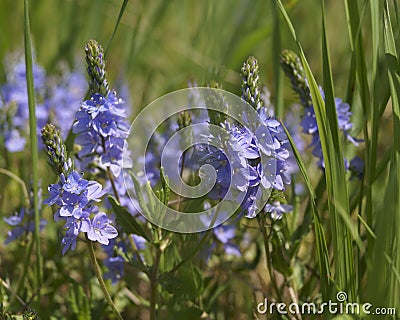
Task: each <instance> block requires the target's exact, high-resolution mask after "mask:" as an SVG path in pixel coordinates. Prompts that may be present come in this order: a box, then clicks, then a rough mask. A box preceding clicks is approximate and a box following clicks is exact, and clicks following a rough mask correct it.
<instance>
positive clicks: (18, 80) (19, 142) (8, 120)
mask: <svg viewBox="0 0 400 320" xmlns="http://www.w3.org/2000/svg"><path fill="white" fill-rule="evenodd" d="M6 65H8V66H9V70H7V72H6V80H7V82H6V84H5V85H3V86H2V87H1V97H2V99H3V101H2V106H1V104H0V131H1V133H2V134H3V135H4V140H5V142H4V144H5V147H6V148H7V150H8V151H9V152H19V151H22V150H23V149H24V147H25V143H26V138H25V137H26V132H25V130H26V128H27V123H28V117H29V112H28V90H27V86H26V72H25V62H24V60H23V59H18V60H17V62H14V61H12V59H11V61H9V62H8V63H7V64H6ZM33 77H34V84H35V88H34V89H35V94H36V96H37V105H36V117H37V121H38V123H39V124H40V122H42V121H43V120H45V118H46V117H47V109H46V105H45V103H44V101H43V97H44V94H45V91H46V73H45V71H44V69H42V68H41V67H40V66H38V65H36V64H34V66H33Z"/></svg>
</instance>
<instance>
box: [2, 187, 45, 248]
mask: <svg viewBox="0 0 400 320" xmlns="http://www.w3.org/2000/svg"><path fill="white" fill-rule="evenodd" d="M29 196H30V203H33V192H32V191H31V192H30V195H29ZM41 203H42V189H41V188H40V189H39V206H41ZM3 220H4V222H5V223H7V224H8V225H9V226H10V227H12V230H10V231H8V232H7V238H6V240H5V244H8V243H10V242H12V241H15V240H17V239H20V238H21V237H23V236H24V235H27V234H29V233H33V232H34V230H35V222H34V210H33V208H24V207H22V208H21V209H20V210H19V212H18V213H17V214H15V215H12V216H10V217H5V218H3ZM46 224H47V222H46V220H45V219H40V231H42V230H43V228H44V227H45V226H46Z"/></svg>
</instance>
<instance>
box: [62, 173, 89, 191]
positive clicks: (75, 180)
mask: <svg viewBox="0 0 400 320" xmlns="http://www.w3.org/2000/svg"><path fill="white" fill-rule="evenodd" d="M88 184H89V181H87V180H85V179H83V178H82V176H81V175H80V174H79V173H78V172H76V171H73V172H71V174H70V175H69V176H68V178H67V181H66V182H65V183H64V185H63V189H64V190H65V191H68V192H70V193H75V194H80V193H81V192H82V191H84V190H85V189H86V188H87V186H88Z"/></svg>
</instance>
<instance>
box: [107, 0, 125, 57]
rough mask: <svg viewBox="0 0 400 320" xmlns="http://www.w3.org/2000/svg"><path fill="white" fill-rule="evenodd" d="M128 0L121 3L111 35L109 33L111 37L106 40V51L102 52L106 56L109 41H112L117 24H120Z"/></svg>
mask: <svg viewBox="0 0 400 320" xmlns="http://www.w3.org/2000/svg"><path fill="white" fill-rule="evenodd" d="M128 2H129V0H124V2H123V3H122V6H121V9H120V10H119V15H118V19H117V22H116V24H115V27H114V30H113V33H112V35H111V38H110V40H109V41H108V44H107V49H106V51H105V52H104V55H105V56H106V57H107V55H108V51H109V50H110V47H111V43H112V41H113V40H114V37H115V34H116V33H117V29H118V26H119V24H120V22H121V19H122V16H123V15H124V12H125V9H126V6H127V5H128Z"/></svg>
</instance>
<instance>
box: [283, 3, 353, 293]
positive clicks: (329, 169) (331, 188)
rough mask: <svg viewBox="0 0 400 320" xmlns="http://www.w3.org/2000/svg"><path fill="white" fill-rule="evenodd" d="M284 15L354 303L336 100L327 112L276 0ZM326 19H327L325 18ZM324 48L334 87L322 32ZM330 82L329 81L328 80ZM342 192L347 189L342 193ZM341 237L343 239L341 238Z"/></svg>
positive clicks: (343, 285) (338, 272)
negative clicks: (300, 69) (314, 124)
mask: <svg viewBox="0 0 400 320" xmlns="http://www.w3.org/2000/svg"><path fill="white" fill-rule="evenodd" d="M277 3H278V6H279V8H280V10H281V13H282V15H283V17H284V19H285V20H286V23H287V25H288V27H289V30H290V32H291V33H292V36H293V38H294V40H295V41H296V43H297V46H298V49H299V54H300V59H301V61H302V64H303V67H304V70H305V73H306V77H307V80H308V83H309V87H310V92H311V97H312V101H313V106H314V111H315V115H316V120H317V124H318V130H319V134H320V139H321V146H322V152H323V156H324V159H325V173H326V185H327V191H328V199H329V200H330V201H329V212H330V216H331V219H332V222H333V224H334V235H333V236H334V237H335V241H334V251H335V257H334V258H335V277H336V281H337V286H338V287H339V289H341V290H344V291H346V292H347V293H348V295H349V300H350V301H354V299H355V283H354V282H355V278H354V274H353V273H354V269H353V268H351V266H352V261H353V254H352V246H351V239H350V233H349V232H348V229H347V226H346V224H345V223H344V222H343V221H342V220H341V219H340V217H339V213H338V212H337V207H336V206H335V205H334V204H335V203H338V204H340V206H341V207H342V208H344V210H345V212H346V213H347V214H349V201H348V196H347V191H346V187H345V186H346V180H345V174H344V164H343V154H342V151H341V146H340V141H339V136H338V125H337V117H336V109H335V106H334V100H333V98H332V97H333V89H332V86H330V88H328V89H327V94H328V98H327V99H328V105H327V108H328V112H327V110H326V108H325V102H324V100H323V99H322V96H321V94H320V92H319V88H318V85H317V83H316V81H315V79H314V76H313V74H312V72H311V69H310V66H309V64H308V62H307V59H306V57H305V55H304V52H303V49H302V46H301V44H300V42H299V41H298V39H297V35H296V32H295V29H294V27H293V25H292V23H291V21H290V18H289V16H288V15H287V13H286V10H285V8H284V6H283V5H282V2H281V1H280V0H277ZM323 19H324V16H323ZM323 40H324V42H325V44H324V46H323V52H324V73H325V77H324V78H325V81H326V82H327V84H328V85H329V83H331V72H330V67H329V57H328V55H327V46H326V36H325V30H323ZM326 75H327V76H328V79H327V76H326ZM343 188H345V189H344V190H343ZM340 237H342V238H340Z"/></svg>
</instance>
